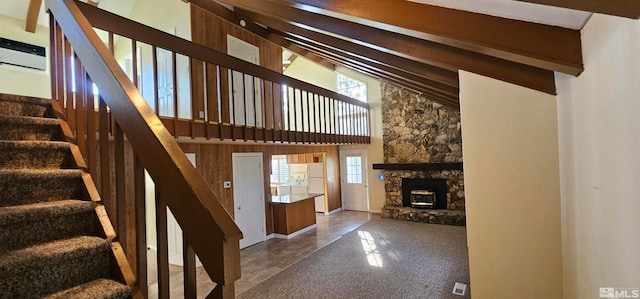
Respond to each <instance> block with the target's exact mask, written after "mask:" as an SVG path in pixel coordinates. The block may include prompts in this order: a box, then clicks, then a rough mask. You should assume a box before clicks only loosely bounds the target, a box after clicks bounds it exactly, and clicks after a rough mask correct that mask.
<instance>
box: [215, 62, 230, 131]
mask: <svg viewBox="0 0 640 299" xmlns="http://www.w3.org/2000/svg"><path fill="white" fill-rule="evenodd" d="M216 86H217V93H218V97H217V101H218V129H219V131H220V132H219V134H220V140H224V130H223V129H224V119H223V117H222V116H223V114H222V113H223V112H224V109H225V108H226V107H227V105H225V101H223V100H222V99H223V97H222V91H223V90H224V89H223V86H222V69H221V68H220V66H219V65H216ZM227 94H228V93H227Z"/></svg>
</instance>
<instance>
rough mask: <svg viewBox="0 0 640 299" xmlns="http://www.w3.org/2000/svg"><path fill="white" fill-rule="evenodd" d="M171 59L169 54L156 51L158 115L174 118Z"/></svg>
mask: <svg viewBox="0 0 640 299" xmlns="http://www.w3.org/2000/svg"><path fill="white" fill-rule="evenodd" d="M174 88H175V86H174V82H173V59H172V55H171V52H169V51H167V50H164V49H158V106H159V107H157V108H156V109H158V113H159V114H160V116H168V117H173V116H174V114H175V113H174V100H173V89H174Z"/></svg>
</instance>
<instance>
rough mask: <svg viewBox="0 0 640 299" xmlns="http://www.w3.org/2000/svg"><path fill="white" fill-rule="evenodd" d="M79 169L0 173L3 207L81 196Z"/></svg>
mask: <svg viewBox="0 0 640 299" xmlns="http://www.w3.org/2000/svg"><path fill="white" fill-rule="evenodd" d="M82 174H83V172H82V171H81V170H78V169H42V170H37V169H8V170H4V169H3V170H0V185H2V186H3V187H2V188H0V207H4V206H14V205H20V204H31V203H37V202H46V201H54V200H66V199H78V198H80V197H81V187H82Z"/></svg>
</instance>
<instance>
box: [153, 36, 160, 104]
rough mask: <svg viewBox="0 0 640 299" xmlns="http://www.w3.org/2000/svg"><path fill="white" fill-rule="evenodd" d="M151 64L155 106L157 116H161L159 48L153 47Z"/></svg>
mask: <svg viewBox="0 0 640 299" xmlns="http://www.w3.org/2000/svg"><path fill="white" fill-rule="evenodd" d="M151 64H152V68H153V104H154V106H155V107H154V108H155V109H156V115H157V116H160V94H159V93H160V91H159V90H158V48H157V47H156V46H155V45H152V46H151Z"/></svg>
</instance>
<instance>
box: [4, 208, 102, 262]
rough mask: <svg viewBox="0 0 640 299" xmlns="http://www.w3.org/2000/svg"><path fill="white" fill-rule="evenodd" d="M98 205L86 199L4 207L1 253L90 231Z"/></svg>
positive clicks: (94, 222) (94, 221)
mask: <svg viewBox="0 0 640 299" xmlns="http://www.w3.org/2000/svg"><path fill="white" fill-rule="evenodd" d="M95 207H96V204H95V203H93V202H90V201H82V200H59V201H53V202H43V203H35V204H28V205H19V206H10V207H0V254H3V253H5V252H7V251H9V250H16V249H19V248H23V247H27V246H31V245H34V244H38V243H42V242H49V241H54V240H60V239H65V238H69V237H75V236H80V235H83V234H84V233H86V232H90V231H91V230H92V229H93V228H94V225H95V224H96V219H95V218H96V217H95V215H94V214H95V213H94V210H95ZM43 219H44V220H46V221H43Z"/></svg>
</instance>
